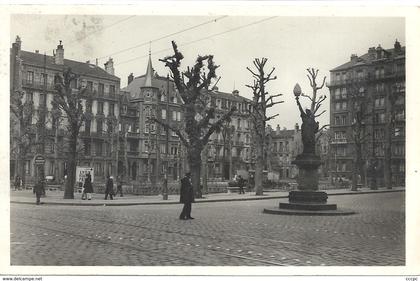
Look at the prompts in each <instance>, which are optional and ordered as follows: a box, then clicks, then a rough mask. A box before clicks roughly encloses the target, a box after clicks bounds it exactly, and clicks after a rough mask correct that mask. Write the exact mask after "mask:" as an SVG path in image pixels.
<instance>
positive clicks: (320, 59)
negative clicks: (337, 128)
mask: <svg viewBox="0 0 420 281" xmlns="http://www.w3.org/2000/svg"><path fill="white" fill-rule="evenodd" d="M28 27H30V28H28ZM16 35H19V36H20V37H21V40H22V49H23V50H26V51H35V50H39V52H40V53H44V52H45V53H46V54H47V55H52V51H53V49H55V48H56V46H57V44H58V42H59V40H62V42H63V46H64V50H65V51H64V56H65V58H67V59H73V60H77V61H87V60H90V61H91V62H92V63H95V60H96V58H98V62H99V65H100V66H102V67H103V64H104V63H105V62H106V61H107V60H108V58H109V57H112V58H113V60H114V67H115V75H116V76H118V77H120V78H121V87H124V86H126V85H127V76H128V75H129V74H130V73H133V74H134V76H140V75H143V74H144V73H145V72H146V66H147V60H148V53H149V49H150V51H151V57H152V63H153V68H154V69H155V71H157V73H158V74H159V75H161V76H166V74H167V73H168V71H169V70H168V69H167V68H165V66H164V64H163V63H162V62H160V61H159V59H160V58H163V57H165V56H167V55H171V54H172V53H173V52H172V51H171V40H175V41H176V42H177V44H178V46H179V50H180V51H181V52H182V53H183V54H184V57H185V59H184V60H183V64H182V65H181V68H182V69H185V68H186V67H187V66H192V65H193V63H194V61H195V59H196V58H197V55H206V54H211V55H213V56H214V61H215V62H216V64H217V65H220V67H219V68H218V69H217V75H218V76H220V77H221V78H220V81H219V82H218V84H217V87H218V88H219V90H220V91H222V92H232V90H233V89H237V90H239V93H240V95H242V96H244V97H247V98H251V97H252V93H251V90H250V89H249V88H247V87H246V86H245V85H246V84H252V83H253V77H252V75H251V73H250V72H249V71H248V70H247V69H246V67H251V68H252V66H253V64H252V61H253V60H254V59H255V58H262V57H265V58H268V61H267V64H266V69H267V71H269V70H271V68H272V67H275V71H274V74H275V75H276V76H277V79H276V80H273V81H271V82H269V83H268V84H267V90H268V92H269V93H270V94H273V95H275V94H282V96H281V97H279V98H277V99H276V101H284V102H283V103H281V104H278V105H276V106H274V107H273V108H272V109H271V111H270V112H269V115H271V114H275V113H279V114H280V115H279V116H278V117H276V118H275V119H274V120H272V121H270V125H271V126H272V127H273V128H275V127H276V126H277V124H279V125H280V127H281V128H283V127H286V128H288V129H291V128H293V127H294V124H295V123H299V124H300V123H301V120H300V117H299V111H298V108H297V106H296V102H295V100H294V96H293V87H294V85H295V84H296V83H299V84H300V86H301V88H302V91H303V93H310V92H311V88H310V86H309V82H308V79H307V77H306V69H307V68H308V67H311V68H312V67H313V68H315V69H319V76H318V81H319V83H321V82H322V79H323V77H324V76H327V82H328V81H329V71H330V70H331V69H333V68H335V67H337V66H339V65H341V64H344V63H346V62H347V61H349V60H350V56H351V54H357V55H359V56H360V55H363V54H364V53H366V52H367V50H368V48H369V47H377V46H378V45H379V44H380V45H381V46H382V47H383V48H386V49H388V48H393V45H394V42H395V40H396V39H398V41H400V42H401V44H402V45H404V46H405V40H406V38H405V22H404V18H397V17H392V18H391V17H284V16H279V17H272V16H265V17H253V16H223V15H215V16H212V17H207V16H191V15H189V16H132V15H123V16H120V15H119V16H101V15H94V16H89V15H30V14H29V15H28V14H27V15H12V17H11V30H10V44H11V43H12V42H14V40H15V37H16ZM319 94H320V95H324V94H325V95H327V97H328V96H329V90H328V88H327V87H324V88H323V89H322V90H320V92H319ZM302 103H303V105H304V107H305V106H306V107H309V104H308V103H307V101H306V100H303V101H302ZM322 109H325V110H327V112H326V113H325V114H323V115H322V116H320V117H319V122H320V124H321V125H324V124H328V123H329V98H328V99H327V100H325V101H324V103H323V106H322Z"/></svg>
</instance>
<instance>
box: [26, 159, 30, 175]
mask: <svg viewBox="0 0 420 281" xmlns="http://www.w3.org/2000/svg"><path fill="white" fill-rule="evenodd" d="M25 174H27V175H29V174H31V161H30V160H27V161H25Z"/></svg>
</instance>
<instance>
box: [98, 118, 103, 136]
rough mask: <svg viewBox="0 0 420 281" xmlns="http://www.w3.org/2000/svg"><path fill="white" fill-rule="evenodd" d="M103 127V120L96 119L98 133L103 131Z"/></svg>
mask: <svg viewBox="0 0 420 281" xmlns="http://www.w3.org/2000/svg"><path fill="white" fill-rule="evenodd" d="M102 128H103V125H102V120H97V121H96V132H97V133H98V134H100V133H102Z"/></svg>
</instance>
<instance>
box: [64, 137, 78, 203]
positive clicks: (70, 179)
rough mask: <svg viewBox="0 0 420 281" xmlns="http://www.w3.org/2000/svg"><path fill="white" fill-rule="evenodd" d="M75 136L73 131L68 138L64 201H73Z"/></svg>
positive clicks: (75, 154)
mask: <svg viewBox="0 0 420 281" xmlns="http://www.w3.org/2000/svg"><path fill="white" fill-rule="evenodd" d="M77 136H78V133H76V130H75V129H73V130H72V132H71V136H70V153H69V154H70V155H69V165H68V169H67V182H66V187H65V190H64V199H74V184H75V180H76V158H77Z"/></svg>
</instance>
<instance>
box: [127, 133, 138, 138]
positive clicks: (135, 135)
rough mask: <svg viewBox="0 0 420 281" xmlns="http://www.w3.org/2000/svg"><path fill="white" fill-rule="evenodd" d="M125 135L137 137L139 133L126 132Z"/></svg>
mask: <svg viewBox="0 0 420 281" xmlns="http://www.w3.org/2000/svg"><path fill="white" fill-rule="evenodd" d="M127 137H129V138H139V137H140V133H134V132H127Z"/></svg>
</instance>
